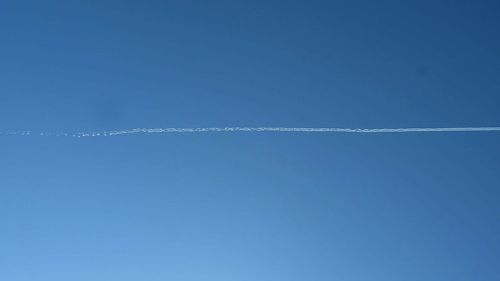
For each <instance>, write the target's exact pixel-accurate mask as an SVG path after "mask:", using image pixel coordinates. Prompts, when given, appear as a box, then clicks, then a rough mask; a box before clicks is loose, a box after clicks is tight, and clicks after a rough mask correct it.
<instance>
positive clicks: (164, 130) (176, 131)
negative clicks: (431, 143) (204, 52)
mask: <svg viewBox="0 0 500 281" xmlns="http://www.w3.org/2000/svg"><path fill="white" fill-rule="evenodd" d="M492 131H500V127H441V128H329V127H326V128H314V127H192V128H135V129H125V130H113V131H96V132H91V131H89V132H77V133H65V132H38V133H36V132H32V131H0V135H21V136H29V135H37V136H56V137H74V138H83V137H111V136H119V135H131V134H179V133H211V132H212V133H236V132H252V133H257V132H275V133H350V134H385V133H399V134H401V133H432V132H434V133H444V132H492Z"/></svg>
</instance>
